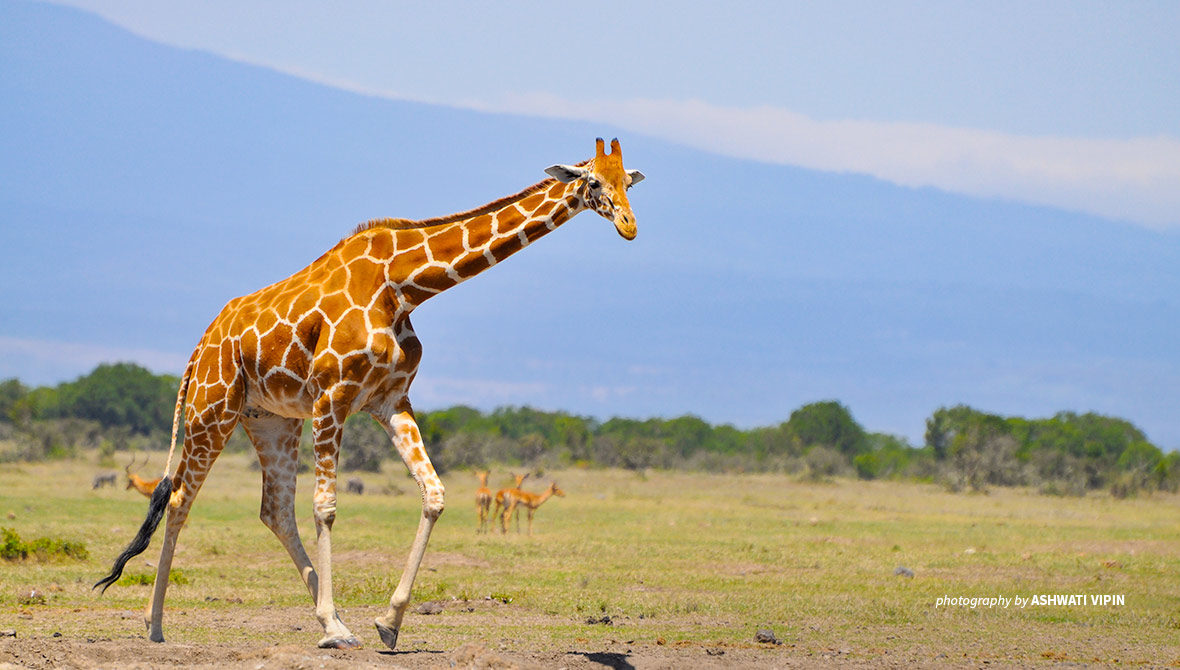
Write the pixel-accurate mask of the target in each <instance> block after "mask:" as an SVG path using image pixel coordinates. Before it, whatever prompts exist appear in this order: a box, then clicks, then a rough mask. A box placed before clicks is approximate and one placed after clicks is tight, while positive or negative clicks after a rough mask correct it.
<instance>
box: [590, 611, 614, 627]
mask: <svg viewBox="0 0 1180 670" xmlns="http://www.w3.org/2000/svg"><path fill="white" fill-rule="evenodd" d="M586 623H588V624H591V625H594V624H602V625H604V626H613V625H614V623H615V622H614V621H611V618H610V615H609V614H603V615H602V616H600V617H597V618H595V617H590V618H589V619H586Z"/></svg>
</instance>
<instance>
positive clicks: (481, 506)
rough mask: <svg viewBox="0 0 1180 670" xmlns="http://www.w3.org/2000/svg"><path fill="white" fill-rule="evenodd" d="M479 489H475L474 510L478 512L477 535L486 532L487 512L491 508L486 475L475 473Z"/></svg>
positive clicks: (485, 473) (490, 496) (489, 490)
mask: <svg viewBox="0 0 1180 670" xmlns="http://www.w3.org/2000/svg"><path fill="white" fill-rule="evenodd" d="M475 476H476V477H479V488H477V489H475V509H476V511H477V512H479V530H478V531H476V532H477V533H486V532H488V512H489V511H490V510H491V508H492V491H491V489H489V488H488V473H487V472H477V473H475Z"/></svg>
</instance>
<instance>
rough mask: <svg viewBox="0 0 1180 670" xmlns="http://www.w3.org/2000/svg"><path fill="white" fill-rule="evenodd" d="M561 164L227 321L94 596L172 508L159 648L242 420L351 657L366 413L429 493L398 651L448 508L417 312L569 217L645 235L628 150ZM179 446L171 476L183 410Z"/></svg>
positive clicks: (232, 310) (378, 225)
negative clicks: (349, 483) (342, 604)
mask: <svg viewBox="0 0 1180 670" xmlns="http://www.w3.org/2000/svg"><path fill="white" fill-rule="evenodd" d="M595 144H596V152H595V157H594V158H592V159H590V160H587V161H583V162H581V163H578V164H576V165H553V166H551V167H549V168H546V170H545V172H546V174H548V175H549V177H550V178H548V179H545V180H543V181H541V182H538V183H537V184H534V185H533V186H530V187H528V188H526V189H524V190H523V191H520V192H519V193H516V194H515V195H510V196H508V197H506V198H501V199H499V200H496V201H493V202H491V203H489V204H487V205H484V206H482V207H478V208H476V209H473V210H469V211H466V212H461V213H458V214H452V215H450V216H444V217H439V218H434V219H425V220H421V221H409V220H406V219H381V220H374V221H370V222H368V223H366V224H362V225H360V226H358V227H357V229H356V230H355V231H354V232H353V234H352V235H349V236H348V237H345V238H344V239H342V240H341V241H340V242H339V243H337V244H336V246H334V247H333V248H332V249H330V250H329V251H328V252H327V253H325V254H324V255H323V256H321V257H320V258H319V259H317V260H316V261H314V262H312V263H311V264H310V265H308V266H307V267H306V268H304V269H303V270H301V271H299V272H296V273H295V274H293V275H291V276H290V277H288V278H287V279H284V280H282V281H280V282H278V283H275V284H272V285H271V286H268V287H266V288H263V289H261V290H259V291H257V292H255V293H252V294H250V295H247V296H244V297H240V298H235V299H233V300H231V301H229V303H227V304H226V306H225V307H224V308H223V309H222V311H221V312H220V314H218V316H217V317H216V318H215V319H214V320H213V322H212V323H211V324H210V325H209V327H208V328H207V329H206V331H205V334H204V335H203V336H202V338H201V340H200V342H199V343H198V344H197V346H196V348H195V349H194V350H193V354H192V356H191V357H190V358H189V361H188V364H187V366H186V367H185V371H184V375H183V377H182V379H181V383H180V387H179V389H178V390H177V398H176V409H175V410H174V413H173V421H172V444H171V447H170V448H169V451H168V459H167V462H166V463H165V465H164V475H163V478H162V479H161V481H160V484H159V485H158V486H157V487H156V488H155V490H154V491H153V493H152V496H151V501H150V503H149V505H148V514H147V517H146V518H145V519H144V521H143V524H142V525H141V526H140V528H139V531H138V532H137V534H136V535H135V537H134V538H133V539H132V540H131V542H130V543H129V544H128V545H127V547H126V548H125V549H124V550H123V552H122V553H120V554H119V555H118V556H117V557H116V558H115V562H114V565H113V566H112V568H111V572H110V574H108V575H107V576H106V577H104V578H102V579H101V580H99V581H98V582H97V583H96V584H95V588H98V587H99V586H101V587H102V589H103V591H105V590H106V589H107V588H108V587H109V586H110V585H111V584H113V583H114V582H116V581H117V580H118V579H119V576H120V575H121V574H122V572H123V567H124V566H125V565H126V563H127V561H128V560H130V559H131V558H132V557H134V556H136V555H138V554H140V553H143V551H144V550H146V549H147V546H148V544H149V543H150V541H151V536H152V534H153V533H154V532H155V530H156V528H157V527H158V526H159V524H160V521H161V520H162V519H163V517H164V514H165V512H167V517H168V520H167V523H166V524H165V530H164V540H163V543H162V546H161V548H160V558H159V561H158V563H157V568H156V581H155V585H154V587H153V590H152V595H151V599H150V600H149V601H148V603H147V606H146V609H145V612H144V623H145V625H146V626H147V628H148V631H149V638H150V639H151V640H152V641H154V642H163V641H164V633H163V612H164V595H165V593H166V591H167V588H168V574H169V571H170V570H171V566H172V559H173V554H174V553H175V550H176V539H177V536H178V535H179V534H180V530H181V528H182V527H183V526H184V523H185V520H186V519H187V518H188V514H189V510H190V509H191V507H192V504H193V501H194V499H195V498H196V495H197V493H198V492H199V491H200V488H201V485H202V484H203V483H204V481H205V477H206V475H207V474H208V473H209V469H210V467H211V466H212V465H213V462H214V460H216V458H217V456H218V455H219V454H220V453H221V450H222V448H223V446H224V445H225V442H226V440H227V439H228V438H229V436H230V434H231V433H232V432H233V430H234V427H235V426H236V425H237V424H238V423H241V424H242V425H243V427H244V428H245V430H246V434H247V435H248V436H249V438H250V440H251V442H252V443H253V444H254V448H255V451H256V452H257V455H258V460H259V463H260V464H261V466H262V504H261V509H260V512H259V517H260V518H261V520H262V522H263V523H264V524H265V525H266V526H267V527H268V528H270V529H271V531H272V532H273V533H274V534H275V536H276V537H277V538H278V539H279V542H280V543H281V544H282V545H283V547H284V548H285V549H286V550H287V553H288V554H289V555H290V557H291V559H292V561H293V562H294V563H295V567H296V570H297V571H298V573H299V577H300V579H301V581H302V582H303V584H304V586H305V587H306V588H307V590H308V592H309V593H310V595H311V598H312V602H313V604H314V611H315V617H316V619H317V621H318V622H319V624H320V626H321V628H322V629H323V633H324V634H323V637H322V638H321V639H320V640H319V643H318V645H319V646H320V647H332V648H356V647H359V646H360V644H361V643H360V641H359V640H358V639H357V638H356V636H354V635H353V634H352V633H351V632H350V631H349V629H348V628H347V627H346V626H345V625H344V622H343V621H341V619H340V616H339V615H338V613H337V611H336V607H335V605H334V603H333V597H332V543H331V536H332V526H333V523H334V522H335V519H336V469H337V464H338V462H339V455H340V438H341V436H342V431H343V427H344V421H345V419H346V418H348V416H349V415H351V414H353V413H356V412H367V413H369V414H370V415H371V416H372V417H373V418H374V419H376V420H377V422H378V423H379V424H381V426H382V427H383V428H384V429H385V431H386V432H387V433H388V434H389V437H390V439H391V440H392V442H393V444H394V446H395V448H396V450H397V452H398V454H399V455H400V456H401V458H402V461H403V462H404V463H405V466H406V468H407V469H408V470H409V471H410V473H411V475H413V477H414V479H415V481H416V482H417V484H418V488H419V492H420V494H421V497H422V516H421V517H420V518H419V521H418V529H417V531H416V532H415V534H414V540H413V542H412V544H411V545H410V551H409V554H408V557H407V559H406V564H405V568H404V570H403V571H402V575H401V578H400V580H399V581H398V584H397V587H396V588H395V589H394V592H393V594H392V596H391V597H390V599H389V608H388V609H387V610H386V612H385V614H383V615H381V616H378V617H377V618H376V619H375V621H374V623H375V625H376V627H377V633H378V635H379V636H380V638H381V640H382V642H384V643H385V644H386V645H387V646H388V647H389V648H391V649H393V648H396V645H397V638H398V634H399V631H400V629H401V625H402V619H403V616H404V615H405V612H406V609H407V607H408V605H409V601H410V591H411V587H412V586H413V584H414V579H415V577H416V576H417V573H418V568H419V565H420V564H421V563H422V556H423V554H424V553H425V551H426V545H427V543H428V541H429V539H430V533H431V531H432V529H433V528H434V525H435V523H436V522H437V521H438V518H439V516H440V515H441V514H442V512H443V507H444V500H443V496H444V492H445V491H444V487H443V484H442V481H441V480H440V479H439V477H438V474H437V473H436V472H435V470H434V467H433V466H432V465H431V462H430V458H429V456H427V454H426V448H425V445H424V444H423V442H422V435H421V432H420V431H419V429H418V425H417V423H416V422H415V419H414V411H413V408H412V407H411V405H410V400H409V395H408V394H409V388H410V384H411V383H412V382H413V381H414V377H415V375H416V373H417V370H418V363H419V361H420V360H421V356H422V346H421V343H420V342H419V340H418V337H417V336H416V335H415V333H414V329H413V327H412V325H411V324H410V314H411V312H413V310H414V309H415V308H416V307H418V306H419V305H421V304H422V303H423V302H424V301H426V300H427V299H429V298H431V297H433V296H435V295H437V294H439V293H441V292H443V291H445V290H447V289H448V288H451V287H452V286H455V285H457V284H459V283H460V282H462V281H464V280H467V279H470V278H471V277H474V276H475V275H477V274H479V273H481V272H483V271H485V270H487V269H488V268H490V267H492V266H494V265H496V264H497V263H499V262H501V261H503V260H504V259H505V258H507V257H509V256H511V255H512V254H514V253H516V252H518V251H520V250H521V249H523V248H524V247H526V246H528V245H529V244H531V243H532V242H534V241H536V240H537V239H538V238H540V237H542V236H544V235H546V234H547V233H549V232H551V231H553V230H555V229H556V228H557V227H558V226H560V225H562V224H563V223H565V222H566V221H568V220H569V219H570V218H572V217H573V216H574V215H576V214H578V213H580V212H582V211H584V210H592V211H594V212H597V213H598V214H599V215H601V216H602V217H604V218H606V219H608V220H610V221H612V222H613V223H614V227H615V230H616V231H617V232H618V233H619V235H621V236H622V237H623V238H624V239H627V240H631V239H634V237H635V235H636V232H637V229H636V225H635V218H634V214H633V213H632V211H631V204H630V202H629V201H628V199H627V189H628V188H630V187H631V186H633V185H635V184H637V183H639V181H641V180H642V179H643V178H644V176H643V174H642V173H641V172H639V171H638V170H626V169H624V168H623V160H622V151H621V149H620V147H619V142H618V140H612V141H611V151H610V153H606V151H605V149H604V143H603V141H602V139H601V138H599V139H598V140H596V143H595ZM182 409H183V410H184V440H183V449H182V450H181V454H180V459H179V463H178V464H177V466H176V470H175V472H174V473H173V474H171V475H169V472H170V471H171V464H172V458H173V456H174V453H175V451H176V442H177V433H178V427H179V425H180V417H181V410H182ZM306 418H310V419H311V424H312V432H313V443H314V451H315V461H316V463H315V486H314V489H313V492H312V500H313V518H314V522H315V529H316V564H315V566H313V565H312V562H311V559H310V558H309V556H308V555H307V552H306V550H305V549H304V547H303V543H302V542H301V541H300V539H299V531H298V528H297V527H296V523H295V503H294V498H295V483H296V478H295V474H296V466H297V464H298V445H299V436H300V432H301V430H302V427H303V422H304V419H306Z"/></svg>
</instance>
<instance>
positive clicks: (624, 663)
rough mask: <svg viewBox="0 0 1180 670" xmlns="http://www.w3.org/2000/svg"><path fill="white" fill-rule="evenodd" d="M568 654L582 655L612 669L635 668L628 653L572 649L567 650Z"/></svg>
mask: <svg viewBox="0 0 1180 670" xmlns="http://www.w3.org/2000/svg"><path fill="white" fill-rule="evenodd" d="M566 654H567V655H571V656H582V657H584V658H585V659H586V660H587V661H590V662H591V663H597V664H598V665H601V666H602V667H604V668H611V670H635V666H634V665H633V664H632V663H631V661H629V660H627V654H616V653H610V652H604V651H595V652H582V651H570V652H566Z"/></svg>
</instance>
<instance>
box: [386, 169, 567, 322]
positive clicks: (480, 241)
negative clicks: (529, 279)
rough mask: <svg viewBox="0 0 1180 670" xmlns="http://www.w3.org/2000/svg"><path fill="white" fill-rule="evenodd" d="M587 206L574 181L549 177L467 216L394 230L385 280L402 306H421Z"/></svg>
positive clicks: (541, 235)
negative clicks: (397, 294)
mask: <svg viewBox="0 0 1180 670" xmlns="http://www.w3.org/2000/svg"><path fill="white" fill-rule="evenodd" d="M585 207H586V206H585V201H584V200H583V199H582V198H581V196H580V195H579V194H578V192H577V190H576V186H575V185H573V184H563V183H561V182H558V181H548V180H547V181H546V182H541V183H540V184H538V185H537V186H535V187H532V188H530V189H526V190H525V191H522V192H521V193H520V194H518V195H517V196H511V197H509V198H505V199H504V200H501V201H497V202H495V203H493V205H492V206H488V207H484V208H481V209H477V210H473V214H472V215H471V216H468V217H465V218H454V219H453V220H448V219H442V220H441V221H443V222H442V223H439V224H438V225H427V226H425V227H414V228H406V229H397V230H394V235H395V240H396V242H395V247H396V252H395V253H396V256H395V258H394V259H393V263H392V264H391V266H390V268H389V281H390V282H391V283H393V284H394V285H395V286H397V287H398V290H399V292H400V293H401V296H402V299H403V300H404V301H405V303H406V304H408V305H411V306H416V305H419V304H421V303H422V302H423V301H425V300H427V299H428V298H430V297H432V296H434V295H437V294H439V293H441V292H443V291H445V290H447V289H448V288H451V287H452V286H455V285H457V284H460V283H462V282H464V281H466V280H468V279H471V278H472V277H474V276H476V275H478V274H479V273H481V272H483V271H485V270H487V269H488V268H490V267H492V266H493V265H496V264H497V263H499V262H501V261H503V260H504V259H505V258H508V257H509V256H511V255H512V254H515V253H516V252H518V251H520V250H521V249H523V248H525V247H526V246H528V245H529V244H531V243H533V242H535V241H536V240H537V239H539V238H541V237H543V236H544V235H546V234H548V233H549V232H551V231H553V230H556V229H557V227H558V226H560V225H561V224H563V223H565V222H566V221H568V220H569V219H570V218H572V217H573V216H574V215H576V214H578V213H579V212H581V211H582V210H583V209H585ZM459 216H460V217H461V216H462V215H459ZM423 223H429V221H427V222H423Z"/></svg>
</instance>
